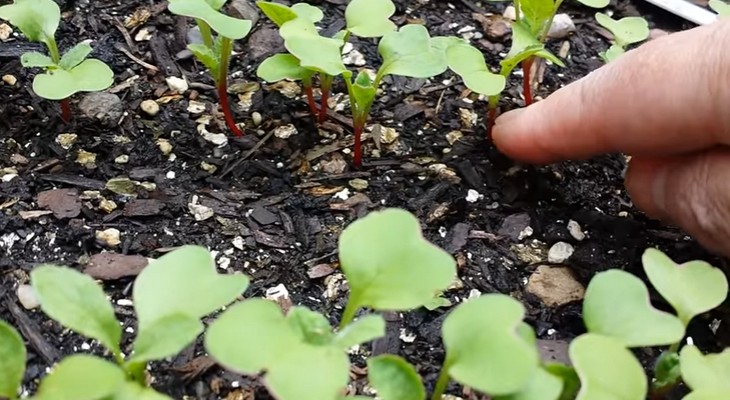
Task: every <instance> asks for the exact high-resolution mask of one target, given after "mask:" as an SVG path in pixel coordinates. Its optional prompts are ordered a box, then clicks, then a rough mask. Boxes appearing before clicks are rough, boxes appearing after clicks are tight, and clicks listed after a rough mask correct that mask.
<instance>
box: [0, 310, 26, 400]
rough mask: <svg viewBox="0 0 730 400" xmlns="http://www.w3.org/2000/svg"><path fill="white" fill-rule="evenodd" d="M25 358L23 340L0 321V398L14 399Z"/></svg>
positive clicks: (13, 329) (6, 324)
mask: <svg viewBox="0 0 730 400" xmlns="http://www.w3.org/2000/svg"><path fill="white" fill-rule="evenodd" d="M25 357H26V350H25V344H24V343H23V338H22V337H21V336H20V334H19V333H18V331H16V330H15V328H13V327H12V326H10V325H9V324H8V323H6V322H5V321H2V320H0V377H2V379H0V398H2V397H6V398H8V399H14V398H16V396H17V394H18V389H20V384H21V382H22V381H23V374H24V373H25Z"/></svg>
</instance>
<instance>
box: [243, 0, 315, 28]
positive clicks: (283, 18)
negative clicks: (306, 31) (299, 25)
mask: <svg viewBox="0 0 730 400" xmlns="http://www.w3.org/2000/svg"><path fill="white" fill-rule="evenodd" d="M256 4H257V5H258V6H259V8H260V9H261V11H263V12H264V14H265V15H266V16H267V17H268V18H269V19H270V20H271V22H273V23H274V24H276V26H278V27H281V26H282V25H284V24H285V23H287V22H289V21H291V20H293V19H295V18H297V17H303V18H305V19H307V20H309V21H311V22H312V23H314V24H316V23H317V22H319V21H321V20H322V18H324V14H323V13H322V10H320V9H319V8H317V7H315V6H313V5H310V4H307V3H296V4H294V5H292V6H291V7H288V6H285V5H283V4H279V3H274V2H271V1H257V2H256Z"/></svg>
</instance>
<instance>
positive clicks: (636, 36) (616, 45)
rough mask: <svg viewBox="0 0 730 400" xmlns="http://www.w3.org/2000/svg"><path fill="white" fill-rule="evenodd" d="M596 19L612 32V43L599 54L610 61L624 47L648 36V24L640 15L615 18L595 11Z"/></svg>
mask: <svg viewBox="0 0 730 400" xmlns="http://www.w3.org/2000/svg"><path fill="white" fill-rule="evenodd" d="M596 21H598V23H599V24H601V26H603V27H604V28H606V29H608V30H609V31H610V32H611V33H612V34H613V43H612V44H611V47H609V49H608V50H606V51H604V52H601V53H600V56H601V58H603V60H604V61H606V62H611V61H613V60H615V59H616V58H618V57H620V56H621V55H623V54H624V53H625V52H626V47H627V46H629V45H631V44H635V43H639V42H643V41H644V40H646V39H647V38H648V37H649V24H648V23H647V22H646V20H645V19H644V18H641V17H625V18H621V19H620V20H618V21H617V20H615V19H613V18H611V17H609V16H608V15H606V14H603V13H596Z"/></svg>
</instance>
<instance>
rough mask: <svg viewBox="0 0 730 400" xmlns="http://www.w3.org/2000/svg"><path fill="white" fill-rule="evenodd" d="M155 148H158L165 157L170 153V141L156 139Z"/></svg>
mask: <svg viewBox="0 0 730 400" xmlns="http://www.w3.org/2000/svg"><path fill="white" fill-rule="evenodd" d="M157 147H159V149H160V151H161V152H162V154H164V155H166V156H167V155H170V153H172V144H170V141H169V140H167V139H157Z"/></svg>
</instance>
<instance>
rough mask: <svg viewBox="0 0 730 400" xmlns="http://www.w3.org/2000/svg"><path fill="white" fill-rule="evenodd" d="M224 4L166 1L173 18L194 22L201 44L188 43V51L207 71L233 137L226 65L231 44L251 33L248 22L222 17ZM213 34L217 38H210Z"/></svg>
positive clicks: (238, 132)
mask: <svg viewBox="0 0 730 400" xmlns="http://www.w3.org/2000/svg"><path fill="white" fill-rule="evenodd" d="M226 1H227V0H170V2H169V4H168V6H167V8H168V9H169V10H170V12H172V13H173V14H176V15H181V16H184V17H190V18H195V22H196V24H197V25H198V28H199V29H200V34H201V36H202V38H203V43H192V44H189V45H188V49H189V50H190V51H191V52H193V54H194V55H195V57H196V58H197V59H198V60H200V62H202V63H203V65H205V66H206V67H207V68H208V70H210V73H211V75H212V76H213V81H214V82H215V85H216V88H217V90H218V101H220V104H221V109H222V110H223V115H224V117H225V120H226V125H227V126H228V129H230V130H231V132H233V134H234V135H236V136H241V135H243V131H242V130H241V129H240V128H239V127H238V126H237V125H236V122H235V119H234V118H233V114H232V113H231V108H230V106H229V104H228V65H229V61H230V57H231V52H232V51H233V41H234V40H238V39H243V38H244V37H246V35H248V33H249V32H250V31H251V21H249V20H245V19H237V18H233V17H231V16H228V15H225V14H223V13H222V12H220V11H219V10H220V9H221V8H222V7H223V5H224V4H225V3H226ZM213 32H215V33H217V36H214V35H213Z"/></svg>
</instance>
